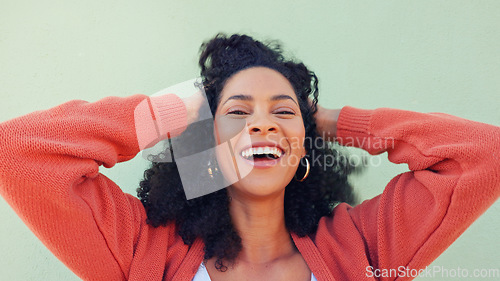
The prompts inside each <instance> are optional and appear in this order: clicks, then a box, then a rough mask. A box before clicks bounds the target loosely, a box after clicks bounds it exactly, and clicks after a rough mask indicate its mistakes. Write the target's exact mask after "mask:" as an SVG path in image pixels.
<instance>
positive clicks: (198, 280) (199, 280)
mask: <svg viewBox="0 0 500 281" xmlns="http://www.w3.org/2000/svg"><path fill="white" fill-rule="evenodd" d="M192 281H212V280H211V279H210V275H208V271H207V269H206V268H205V265H204V264H203V263H201V264H200V267H198V271H197V272H196V275H195V276H194V278H193V280H192ZM311 281H318V280H316V277H314V274H312V272H311Z"/></svg>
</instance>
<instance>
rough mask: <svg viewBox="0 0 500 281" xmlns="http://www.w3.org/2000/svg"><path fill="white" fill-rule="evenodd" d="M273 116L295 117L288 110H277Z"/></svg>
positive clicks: (293, 113)
mask: <svg viewBox="0 0 500 281" xmlns="http://www.w3.org/2000/svg"><path fill="white" fill-rule="evenodd" d="M274 114H279V115H295V112H293V111H289V110H279V111H276V112H275V113H274Z"/></svg>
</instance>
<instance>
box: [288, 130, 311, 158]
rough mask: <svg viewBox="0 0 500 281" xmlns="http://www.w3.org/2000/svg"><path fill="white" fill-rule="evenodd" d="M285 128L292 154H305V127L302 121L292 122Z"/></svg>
mask: <svg viewBox="0 0 500 281" xmlns="http://www.w3.org/2000/svg"><path fill="white" fill-rule="evenodd" d="M286 128H287V129H286V130H285V132H284V133H285V136H286V139H287V141H288V145H289V146H290V149H291V154H292V155H298V156H299V157H300V156H302V155H304V154H305V149H304V140H305V134H306V132H305V128H304V124H303V123H298V124H294V125H291V126H287V127H286Z"/></svg>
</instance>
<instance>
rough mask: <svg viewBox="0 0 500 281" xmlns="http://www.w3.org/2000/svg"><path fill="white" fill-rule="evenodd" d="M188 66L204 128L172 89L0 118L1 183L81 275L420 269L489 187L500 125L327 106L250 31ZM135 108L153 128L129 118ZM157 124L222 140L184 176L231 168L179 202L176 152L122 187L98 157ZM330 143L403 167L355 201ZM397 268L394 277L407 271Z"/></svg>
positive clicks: (305, 74)
mask: <svg viewBox="0 0 500 281" xmlns="http://www.w3.org/2000/svg"><path fill="white" fill-rule="evenodd" d="M199 62H200V66H201V76H202V78H203V83H202V87H203V89H204V90H205V92H206V97H207V100H208V104H209V107H210V110H211V112H212V114H213V116H214V120H213V122H212V120H210V122H211V123H212V125H213V126H204V124H201V125H200V123H193V124H189V126H188V123H189V121H187V120H189V119H190V117H189V116H191V115H192V114H193V111H197V110H199V108H198V107H197V106H193V105H199V104H200V102H197V101H196V99H189V98H188V99H184V100H182V99H180V98H178V97H177V96H175V95H173V94H168V95H163V96H160V97H151V98H149V97H146V96H143V95H136V96H132V97H128V98H115V97H110V98H105V99H103V100H100V101H98V102H95V103H87V102H83V101H71V102H68V103H65V104H63V105H60V106H58V107H55V108H52V109H49V110H46V111H38V112H34V113H32V114H29V115H26V116H23V117H19V118H16V119H13V120H10V121H7V122H4V123H2V124H0V139H1V140H2V142H1V143H0V149H1V151H2V152H3V153H2V154H1V155H0V193H1V194H2V196H3V197H4V198H5V199H6V201H7V202H8V203H9V204H10V205H11V206H12V207H13V208H14V209H15V210H16V211H17V212H18V214H19V215H20V216H21V217H22V218H23V220H24V221H25V222H26V224H27V225H28V226H30V228H31V229H32V230H33V231H34V233H35V234H36V235H37V236H38V237H39V238H40V239H41V240H42V241H43V242H44V244H45V245H46V246H47V247H48V248H49V249H51V251H52V252H53V253H54V254H55V255H56V256H57V257H58V258H59V259H61V260H62V261H63V262H64V263H65V264H66V265H67V266H68V267H69V268H71V269H72V270H73V271H74V272H75V273H76V274H77V275H79V276H80V277H81V278H83V279H85V280H195V281H199V280H214V281H218V280H241V279H242V277H244V278H246V279H248V280H292V281H294V280H297V281H299V280H301V281H306V280H307V281H309V280H315V279H316V278H317V280H376V279H378V278H379V277H381V276H378V275H377V272H382V271H384V270H385V271H388V272H393V271H397V270H398V269H400V268H401V267H403V268H404V269H405V270H404V271H402V273H401V272H400V271H397V272H398V273H401V274H404V273H405V272H415V271H417V272H418V270H421V269H423V268H425V266H427V265H428V264H430V263H431V262H432V261H433V260H434V259H435V258H436V257H437V256H439V255H440V254H441V253H442V252H443V251H444V250H445V249H446V248H447V247H448V246H449V245H450V244H451V243H452V242H453V241H455V239H456V238H457V237H458V236H459V235H460V234H461V233H462V232H463V231H464V230H465V229H466V228H467V227H468V226H470V224H471V223H472V222H473V221H474V220H476V219H477V218H478V217H479V216H480V215H481V214H482V213H483V212H484V211H485V210H486V209H487V208H488V207H489V206H490V205H491V204H493V203H494V202H495V200H496V199H497V198H498V197H499V195H500V176H499V175H500V164H499V162H498V159H500V155H499V153H500V144H499V142H498V139H500V128H498V127H495V126H492V125H487V124H483V123H478V122H473V121H469V120H465V119H461V118H458V117H454V116H450V115H445V114H438V113H433V114H425V113H417V112H410V111H404V110H396V109H387V108H382V109H376V110H364V109H358V108H353V107H349V106H346V107H344V108H342V109H341V110H333V109H325V108H323V107H320V106H319V105H318V104H317V102H318V79H317V77H316V75H315V74H314V73H313V72H312V71H310V70H309V69H308V68H307V67H306V66H305V65H304V64H302V63H300V62H296V61H292V60H287V59H285V58H284V57H283V55H282V53H281V49H280V47H279V46H278V45H276V44H264V43H262V42H259V41H257V40H254V39H253V38H251V37H249V36H246V35H238V34H235V35H232V36H225V35H222V34H220V35H217V36H216V37H215V38H213V39H212V40H210V41H208V42H207V43H205V44H203V45H202V48H201V57H200V61H199ZM143 102H144V103H143ZM141 104H145V105H146V107H144V108H145V112H142V113H143V114H142V115H141V114H139V115H137V114H136V116H135V119H134V111H135V110H136V109H137V108H138V107H139V106H140V105H141ZM194 115H196V114H194ZM138 116H139V117H138ZM137 118H145V119H147V120H146V121H147V122H146V121H144V122H142V123H141V124H151V126H150V127H148V128H140V129H141V130H137V129H138V128H139V127H140V126H138V124H139V123H140V122H139V123H136V121H137ZM148 122H149V123H148ZM152 132H153V133H160V135H163V136H169V137H170V138H171V139H176V138H182V137H184V138H186V139H189V138H210V139H211V140H213V146H214V147H219V146H220V144H223V143H229V144H230V145H229V147H230V148H231V149H229V150H227V149H226V150H221V149H216V152H215V153H216V163H198V164H199V167H200V168H199V169H198V170H197V172H196V174H193V175H189V176H190V177H198V176H200V177H201V175H206V176H208V177H207V178H208V180H210V178H211V177H212V176H213V175H214V173H216V172H217V173H221V174H222V175H223V177H225V178H231V177H234V175H235V174H236V175H239V176H238V177H237V180H234V181H232V184H231V185H229V186H227V188H224V189H220V190H218V191H216V192H213V193H210V194H207V195H204V196H201V197H197V198H193V199H190V200H187V198H186V195H185V192H184V190H183V185H182V179H181V176H180V174H179V171H178V167H177V164H176V162H172V163H164V162H154V163H153V164H152V166H151V168H149V169H148V170H147V171H146V172H145V175H144V179H143V180H142V182H141V184H140V188H139V189H138V196H139V198H140V200H138V199H137V198H135V197H133V196H131V195H128V194H125V193H123V192H122V191H121V189H120V188H119V187H118V186H117V185H116V184H115V183H114V182H113V181H111V180H110V179H109V178H107V177H105V176H103V175H102V174H100V173H99V166H101V165H103V166H104V167H112V166H113V165H115V164H116V163H118V162H122V161H127V160H129V159H131V158H133V157H134V156H135V155H136V154H137V153H139V147H140V146H139V144H138V143H139V142H138V137H139V138H140V137H141V136H140V134H145V135H147V134H149V133H152ZM328 141H336V142H338V143H339V144H340V145H348V146H355V147H359V148H362V149H364V150H366V151H368V152H369V153H371V154H380V153H383V152H387V153H388V157H389V159H390V161H392V162H394V163H407V164H408V167H409V169H410V171H409V172H406V173H403V174H400V175H398V176H396V177H394V178H393V179H392V180H391V181H390V182H389V183H388V184H387V186H386V187H385V189H384V192H383V193H382V194H381V195H379V196H377V197H375V198H373V199H371V200H367V201H364V202H363V203H361V204H359V205H356V206H354V203H355V202H354V200H353V197H354V196H353V193H352V189H351V187H350V185H349V184H348V181H347V176H348V175H349V173H350V172H352V170H353V167H351V166H350V165H348V163H349V162H348V161H343V159H345V158H344V156H342V155H341V154H340V153H339V152H338V151H336V150H334V149H332V147H331V146H330V145H329V143H328ZM479 141H481V142H479ZM200 162H201V161H200ZM19 163H22V165H19ZM198 174H199V175H198ZM203 185H204V183H203V182H200V188H203ZM465 206H466V207H465ZM368 269H370V270H368ZM401 274H398V275H397V276H391V278H389V279H397V278H403V279H404V278H410V277H415V276H404V275H401Z"/></svg>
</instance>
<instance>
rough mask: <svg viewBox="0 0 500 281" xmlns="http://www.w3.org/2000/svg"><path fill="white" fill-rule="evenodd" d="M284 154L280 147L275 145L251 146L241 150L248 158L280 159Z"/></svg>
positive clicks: (242, 154) (255, 159)
mask: <svg viewBox="0 0 500 281" xmlns="http://www.w3.org/2000/svg"><path fill="white" fill-rule="evenodd" d="M283 154H285V152H284V151H282V150H281V149H280V148H279V147H275V146H263V147H250V148H247V149H244V150H242V151H241V152H240V155H241V156H242V157H243V158H245V159H247V160H252V159H253V160H254V161H258V160H276V159H279V158H280V157H281V156H282V155H283Z"/></svg>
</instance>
